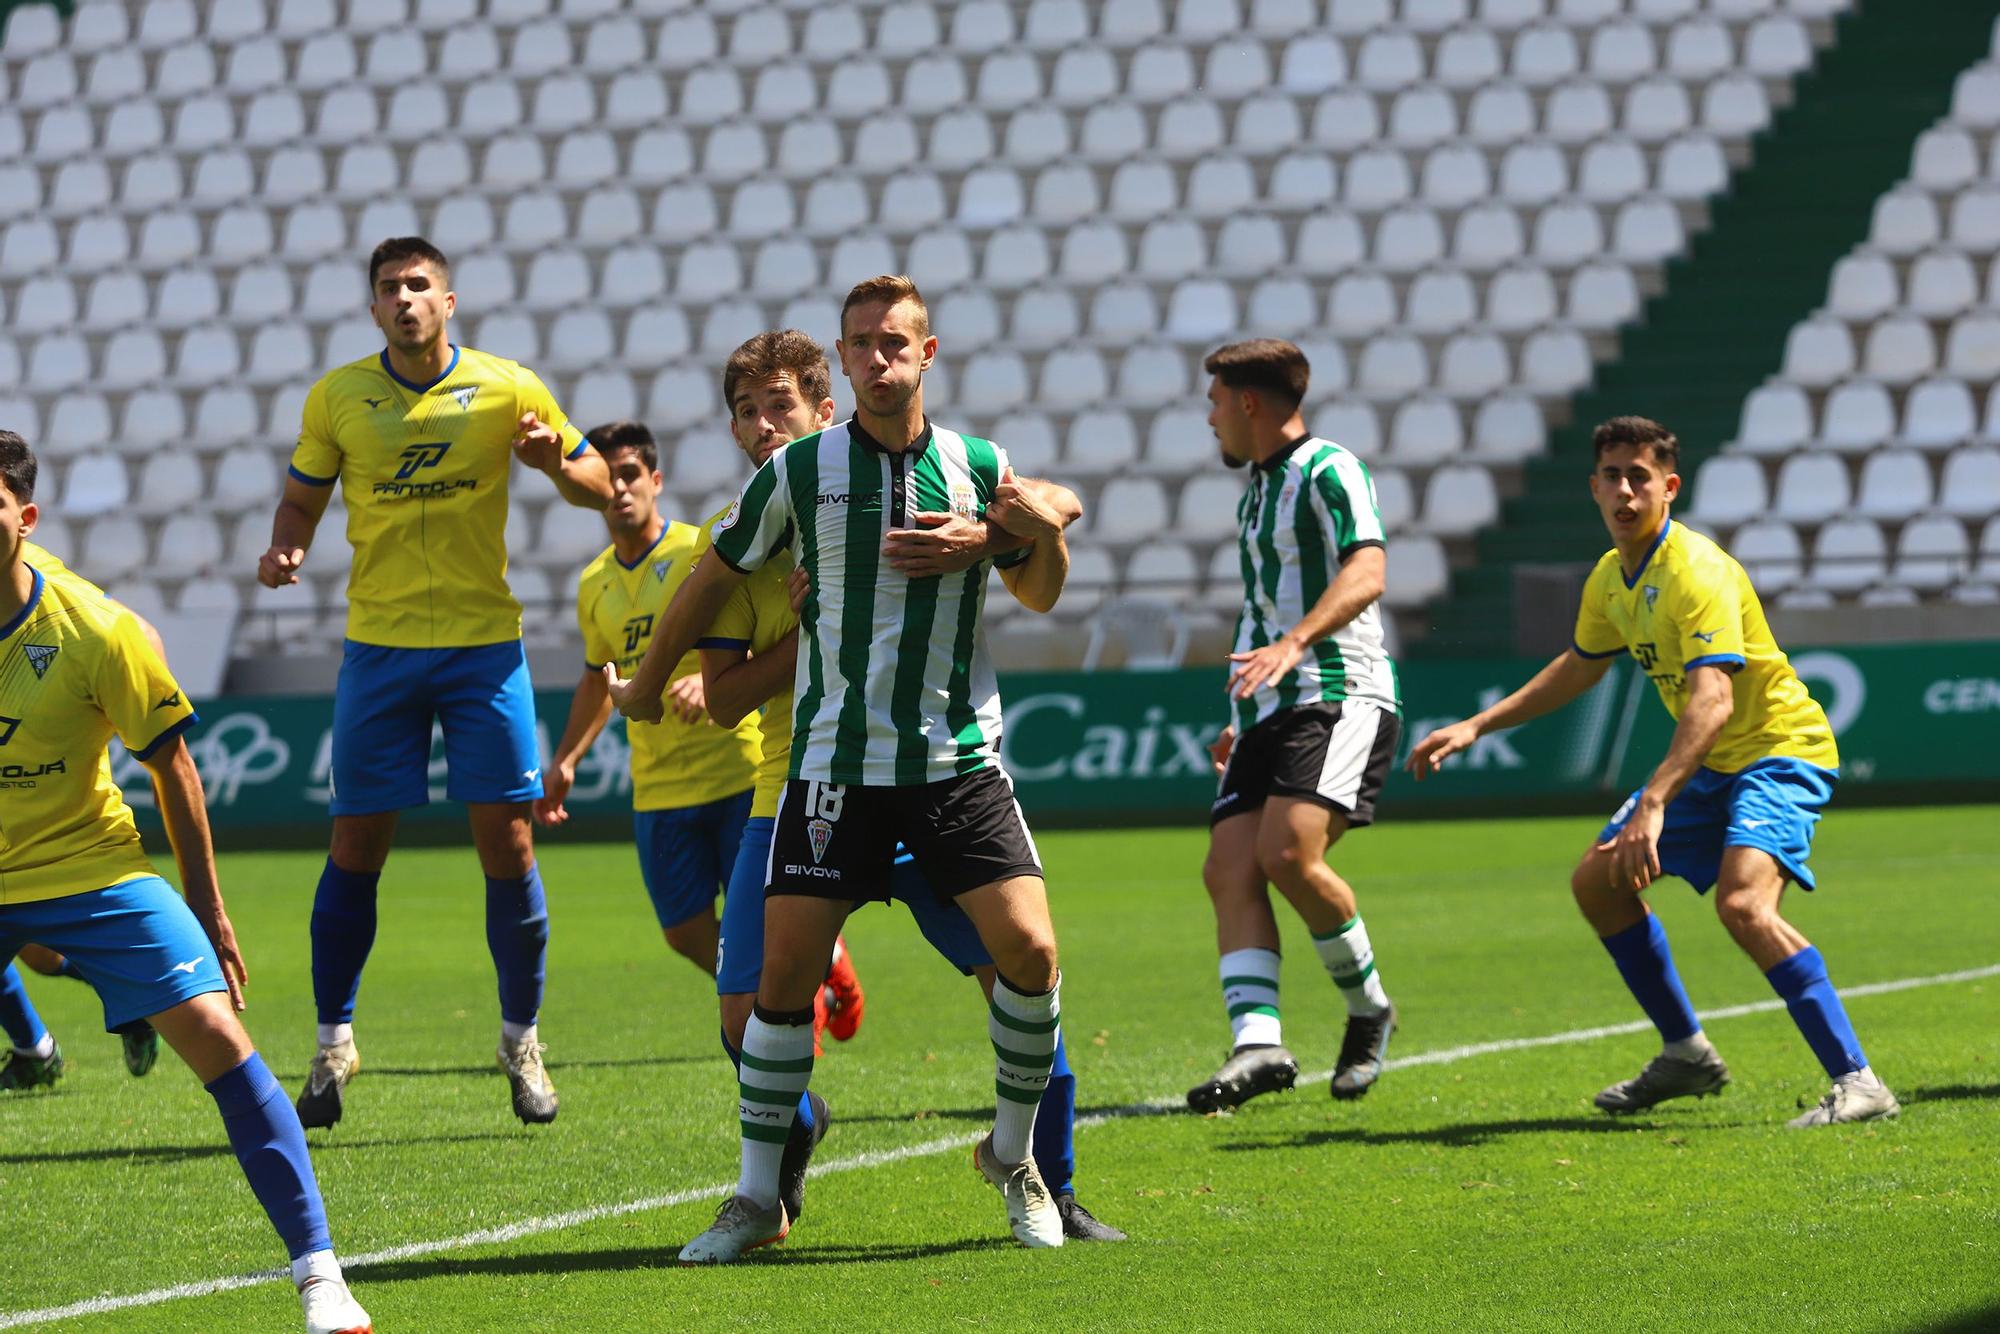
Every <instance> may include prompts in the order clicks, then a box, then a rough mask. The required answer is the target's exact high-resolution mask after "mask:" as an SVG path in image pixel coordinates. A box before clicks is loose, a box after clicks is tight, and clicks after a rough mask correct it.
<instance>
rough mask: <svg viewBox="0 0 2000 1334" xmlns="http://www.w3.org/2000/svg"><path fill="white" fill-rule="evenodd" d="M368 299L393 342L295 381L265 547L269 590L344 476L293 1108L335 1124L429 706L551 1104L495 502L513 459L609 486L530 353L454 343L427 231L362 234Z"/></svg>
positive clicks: (591, 497)
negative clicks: (312, 1034)
mask: <svg viewBox="0 0 2000 1334" xmlns="http://www.w3.org/2000/svg"><path fill="white" fill-rule="evenodd" d="M368 284H369V291H370V293H371V296H372V300H371V304H370V307H369V309H370V312H371V313H372V314H373V316H374V319H375V323H376V325H377V326H378V327H379V328H380V329H381V330H382V334H383V337H384V338H385V339H386V340H387V344H388V345H387V346H386V347H385V348H384V349H383V351H382V352H381V353H380V354H379V355H377V356H373V357H367V358H364V359H363V360H360V361H356V362H352V363H350V364H348V365H346V366H340V367H337V368H335V369H334V370H332V371H329V372H328V373H327V374H326V375H325V376H323V377H322V378H321V379H320V381H319V383H317V384H315V385H314V386H313V387H312V390H311V392H310V393H308V394H307V395H306V403H305V411H304V420H303V422H302V424H301V427H300V431H299V444H298V448H297V450H296V451H295V452H294V453H293V455H292V466H291V475H290V476H289V477H288V478H287V479H286V481H285V494H284V497H283V499H281V500H280V501H279V502H278V512H277V516H276V518H275V519H274V520H273V522H272V524H271V548H270V550H269V551H267V552H265V553H264V556H263V558H262V559H261V560H260V561H259V562H258V566H257V577H258V579H259V580H260V581H261V582H263V583H264V584H265V585H266V586H267V587H271V588H279V587H282V586H284V585H286V584H293V583H297V582H298V571H299V569H300V567H301V565H302V564H303V563H304V561H305V559H306V552H307V549H308V548H309V547H310V546H311V545H312V539H313V533H314V530H315V529H316V528H317V527H318V525H319V521H320V517H321V516H322V515H323V514H325V512H326V506H327V501H328V499H329V497H330V496H331V495H332V488H333V486H334V484H335V483H336V482H338V483H339V484H340V486H341V491H342V494H343V495H344V496H345V498H346V500H347V537H348V542H349V544H350V545H351V546H352V547H353V548H354V568H353V571H352V573H351V574H350V575H349V577H348V581H347V604H348V609H347V641H346V644H345V647H344V650H343V653H342V658H341V664H340V676H339V680H338V682H337V684H336V685H335V687H334V701H333V775H332V778H333V783H332V787H333V801H332V815H333V840H332V847H331V849H330V850H329V852H328V854H327V860H326V867H325V869H324V870H323V871H322V872H321V874H320V881H319V889H318V892H317V893H316V895H315V896H314V899H313V912H312V960H313V962H312V971H313V1000H314V1003H315V1005H316V1006H317V1008H318V1011H319V1051H318V1054H317V1055H316V1056H315V1057H314V1059H313V1064H312V1069H311V1071H310V1073H308V1075H307V1076H306V1086H305V1089H304V1091H302V1092H301V1093H300V1094H299V1098H298V1109H299V1116H300V1119H301V1120H303V1121H304V1122H305V1123H306V1125H307V1126H330V1125H332V1124H334V1123H335V1122H336V1121H338V1120H340V1116H341V1110H342V1099H343V1090H344V1089H345V1087H346V1085H347V1081H348V1080H349V1079H351V1078H352V1077H353V1075H354V1074H355V1072H356V1070H358V1069H359V1066H360V1057H359V1055H358V1054H357V1052H356V1051H355V1046H354V1025H353V1019H354V999H355V993H356V992H357V990H358V989H359V988H360V985H361V969H362V966H363V965H364V964H365V963H366V962H367V960H368V952H369V950H370V948H372V947H373V945H374V943H375V892H376V887H377V885H378V883H379V881H380V879H381V875H382V867H383V864H384V863H385V862H387V861H388V858H389V848H390V844H391V843H392V841H393V840H394V838H395V833H396V819H397V815H398V813H399V812H400V811H402V810H403V809H404V808H406V807H410V806H422V805H424V804H425V803H426V802H427V801H428V800H429V778H428V771H429V763H430V751H431V728H432V725H433V722H436V723H440V724H442V727H443V731H444V751H445V760H446V763H447V765H448V766H449V768H450V775H451V776H450V779H449V780H448V783H447V785H446V788H445V791H446V794H447V795H448V796H449V797H450V798H451V799H452V800H453V801H462V802H464V803H465V806H466V812H467V814H468V815H469V816H470V817H471V824H472V841H473V845H474V846H475V847H476V848H477V849H478V853H479V864H480V868H481V869H482V870H483V871H484V872H485V874H486V943H487V947H488V949H489V950H490V951H491V952H492V955H493V964H494V968H495V970H496V971H497V972H498V974H499V982H500V1049H499V1059H500V1067H501V1069H502V1070H503V1071H505V1073H506V1075H507V1079H508V1083H509V1084H510V1086H511V1091H512V1101H513V1108H514V1114H515V1115H516V1116H518V1117H520V1118H521V1120H523V1121H524V1122H530V1123H538V1122H546V1121H552V1120H554V1119H555V1115H556V1092H555V1085H554V1084H553V1083H552V1082H551V1081H550V1079H549V1076H548V1072H547V1070H546V1069H544V1067H543V1065H542V1051H543V1048H542V1045H541V1043H540V1042H539V1041H538V1040H537V1030H536V1026H535V1024H536V1018H537V1014H538V1012H539V1010H540V1008H541V1000H542V972H543V962H544V960H545V958H546V956H547V953H548V934H549V919H548V911H547V908H546V906H545V902H544V898H543V893H542V882H541V877H540V875H539V874H538V873H537V871H536V869H535V848H534V825H533V821H532V819H531V818H530V813H529V812H530V805H531V803H532V802H533V801H534V800H535V798H537V797H539V796H541V795H542V782H541V778H542V761H541V757H540V753H539V746H538V743H537V741H536V736H535V701H534V695H533V693H532V691H531V689H530V686H529V681H528V660H527V655H526V654H525V653H524V652H523V651H522V647H521V606H520V604H519V603H518V602H516V601H515V600H514V596H513V594H512V593H511V592H509V591H508V588H507V542H506V526H507V501H508V488H509V475H510V472H511V469H512V466H513V464H514V461H515V460H516V459H518V460H520V461H521V462H522V463H524V464H526V465H527V466H528V467H529V468H531V469H533V470H535V471H536V472H539V473H542V474H544V475H546V476H547V477H548V479H549V481H550V482H552V483H553V484H554V486H555V489H556V491H557V493H558V494H559V495H560V496H561V497H562V498H563V500H564V501H566V502H567V503H569V504H572V505H579V506H582V507H584V508H587V509H596V510H601V509H603V508H604V506H605V504H606V503H607V502H608V501H609V500H610V498H611V480H610V477H609V475H608V474H607V473H606V471H605V468H604V460H603V459H601V458H600V457H598V456H597V455H596V454H595V453H593V452H591V450H590V449H588V448H587V447H586V442H585V440H584V439H583V437H582V436H581V435H580V434H578V432H577V430H576V428H575V427H573V426H571V425H570V424H569V421H568V419H567V418H566V417H564V416H563V413H562V409H561V408H559V407H557V406H556V402H555V398H554V396H553V395H552V394H550V393H549V391H548V389H547V387H546V386H544V385H543V384H542V382H541V380H540V379H538V378H537V377H536V375H535V373H534V372H533V371H530V370H528V369H527V368H526V367H524V366H521V365H519V364H517V363H515V362H512V361H508V360H506V359H504V358H502V357H496V356H492V355H490V354H488V353H484V352H478V351H475V350H473V349H472V348H468V347H459V346H456V345H455V344H453V343H452V341H451V329H450V321H451V317H452V315H453V313H454V312H455V311H456V309H457V297H456V296H455V295H454V294H453V292H452V290H451V265H450V263H449V262H448V261H447V260H446V259H445V257H444V255H443V254H442V253H440V252H439V251H438V249H437V247H435V246H433V245H431V244H430V243H429V242H428V241H425V240H423V239H422V238H421V237H414V236H404V237H396V238H394V239H392V240H388V241H384V242H383V243H382V244H381V245H379V246H377V247H375V252H374V254H372V255H371V256H369V260H368Z"/></svg>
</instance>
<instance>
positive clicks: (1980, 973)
mask: <svg viewBox="0 0 2000 1334" xmlns="http://www.w3.org/2000/svg"><path fill="white" fill-rule="evenodd" d="M1988 977H2000V964H1988V965H1987V966H1985V967H1983V968H1966V969H1962V970H1960V971H1958V972H1955V973H1935V974H1933V975H1931V976H1929V977H1904V978H1898V979H1896V980H1894V981H1890V982H1867V983H1863V984H1862V985H1860V986H1858V987H1842V988H1840V989H1839V990H1840V994H1841V995H1842V996H1843V997H1846V998H1850V999H1851V998H1854V997H1857V996H1882V995H1887V994H1889V993H1890V992H1896V991H1914V990H1917V989H1918V988H1920V987H1937V986H1947V985H1949V984H1951V983H1954V982H1976V981H1978V980H1980V979H1981V978H1988ZM1784 1008H1785V1003H1784V1002H1783V1001H1781V1000H1775V999H1774V1000H1762V1001H1752V1002H1751V1003H1750V1004H1748V1005H1725V1006H1723V1007H1722V1008H1720V1009H1715V1010H1702V1011H1699V1012H1698V1016H1699V1017H1700V1018H1701V1019H1702V1020H1703V1021H1704V1022H1706V1021H1710V1020H1715V1019H1740V1018H1742V1017H1743V1016H1745V1015H1752V1014H1768V1013H1770V1012H1771V1011H1773V1010H1782V1009H1784ZM1651 1028H1652V1024H1651V1023H1650V1022H1648V1021H1646V1020H1643V1019H1641V1020H1635V1021H1633V1022H1632V1023H1628V1024H1608V1025H1605V1026H1604V1027H1601V1028H1573V1029H1571V1030H1569V1031H1568V1032H1566V1033H1548V1034H1544V1035H1543V1036H1541V1037H1533V1038H1502V1039H1499V1040H1497V1041H1493V1042H1471V1043H1467V1044H1465V1045H1464V1046H1459V1047H1443V1048H1440V1049H1438V1050H1437V1051H1424V1052H1418V1053H1417V1054H1416V1055H1414V1056H1396V1057H1391V1058H1390V1059H1389V1061H1388V1062H1387V1066H1386V1068H1388V1069H1391V1070H1404V1069H1409V1068H1410V1067H1412V1066H1419V1065H1451V1064H1453V1063H1455V1062H1458V1061H1465V1060H1470V1059H1471V1058H1473V1057H1475V1056H1491V1055H1495V1054H1497V1053H1499V1052H1508V1051H1524V1050H1527V1049H1529V1048H1533V1047H1559V1046H1566V1045H1569V1044H1572V1043H1578V1042H1594V1041H1596V1040H1597V1039H1598V1038H1608V1037H1620V1036H1623V1035H1625V1034H1628V1033H1644V1032H1647V1031H1649V1030H1650V1029H1651ZM1332 1077H1333V1072H1332V1071H1330V1070H1320V1071H1316V1072H1314V1073H1312V1074H1309V1075H1301V1076H1300V1077H1299V1082H1300V1083H1302V1084H1313V1083H1324V1082H1325V1081H1326V1080H1328V1079H1331V1078H1332ZM1183 1105H1184V1104H1183V1102H1182V1100H1181V1099H1180V1098H1154V1099H1151V1100H1149V1101H1146V1102H1136V1103H1130V1104H1128V1105H1126V1106H1124V1107H1114V1108H1112V1109H1111V1110H1110V1111H1105V1112H1097V1113H1094V1114H1092V1115H1090V1116H1079V1117H1078V1118H1077V1119H1076V1125H1077V1128H1078V1129H1079V1130H1081V1129H1083V1128H1085V1127H1087V1126H1098V1125H1103V1124H1104V1123H1105V1122H1107V1121H1118V1120H1124V1119H1127V1118H1130V1117H1137V1116H1158V1115H1161V1114H1162V1113H1165V1112H1169V1111H1175V1110H1178V1109H1179V1108H1180V1107H1182V1106H1183ZM982 1135H983V1132H982V1133H981V1134H965V1135H949V1136H946V1137H945V1138H943V1139H933V1140H926V1141H925V1142H923V1143H922V1144H909V1145H905V1146H904V1147H902V1148H900V1149H878V1150H875V1151H874V1152H871V1153H860V1154H856V1155H855V1156H853V1157H852V1158H837V1159H835V1160H834V1161H832V1162H828V1163H821V1164H819V1165H818V1166H816V1167H814V1168H813V1169H812V1171H811V1175H812V1176H816V1177H818V1176H826V1175H828V1174H829V1173H833V1172H853V1171H857V1170H859V1169H862V1168H868V1167H886V1166H889V1165H890V1164H892V1163H900V1162H907V1161H909V1160H910V1159H912V1158H929V1157H934V1156H936V1155H937V1154H941V1153H950V1152H951V1151H952V1150H953V1149H965V1148H970V1147H971V1146H972V1145H974V1144H976V1143H978V1142H979V1140H980V1139H981V1138H982ZM734 1184H735V1183H734V1182H723V1183H721V1184H718V1185H713V1186H701V1187H698V1188H696V1189H694V1190H678V1191H674V1192H673V1193H671V1194H668V1195H653V1196H649V1197H648V1198H646V1199H643V1200H627V1201H626V1202H625V1203H623V1204H594V1205H591V1206H590V1207H589V1208H586V1209H571V1210H568V1211H567V1212H564V1213H559V1214H543V1215H542V1216H541V1217H539V1218H524V1219H522V1220H521V1221H519V1222H518V1223H507V1224H505V1225H503V1226H501V1227H492V1228H483V1229H481V1230H480V1231H478V1232H467V1233H464V1234H462V1235H460V1236H456V1237H445V1238H442V1239H440V1240H437V1241H415V1242H410V1243H409V1244H407V1245H403V1246H391V1247H389V1248H388V1249H386V1250H380V1251H368V1252H366V1253H364V1254H361V1255H349V1256H344V1257H342V1259H341V1264H342V1265H343V1266H344V1267H345V1268H347V1269H361V1268H365V1267H367V1266H369V1265H381V1264H390V1263H393V1262H395V1261H397V1260H414V1259H417V1258H420V1257H422V1256H426V1255H436V1254H438V1253H439V1252H441V1251H456V1250H462V1249H465V1248H467V1247H471V1246H492V1245H497V1244H500V1243H503V1242H509V1241H519V1240H521V1239H522V1238H523V1237H535V1236H540V1235H542V1234H543V1233H547V1232H560V1231H562V1230H563V1229H565V1228H572V1227H581V1226H582V1225H583V1224H585V1223H595V1222H599V1221H601V1220H603V1219H606V1218H622V1217H623V1216H625V1215H626V1214H636V1213H644V1212H646V1211H648V1210H652V1209H671V1208H676V1207H678V1206H680V1205H683V1204H693V1203H695V1202H697V1201H699V1200H705V1199H714V1198H715V1197H716V1196H718V1195H720V1194H721V1193H722V1192H723V1191H725V1190H728V1189H729V1188H730V1187H731V1186H732V1185H734ZM290 1279H291V1271H290V1270H289V1269H269V1270H264V1271H262V1272H260V1273H255V1274H236V1275H232V1276H231V1277H229V1278H209V1279H201V1280H199V1281H197V1282H194V1283H176V1284H175V1285H174V1286H172V1287H170V1288H154V1289H152V1290H151V1291H149V1292H135V1293H131V1294H129V1295H127V1296H123V1297H92V1298H89V1299H88V1300H86V1301H80V1302H71V1303H70V1304H69V1305H67V1306H50V1307H44V1308H43V1309H42V1310H39V1311H14V1312H0V1329H17V1328H20V1327H22V1326H24V1325H36V1324H41V1323H44V1322H46V1321H50V1320H71V1319H75V1318H77V1317H79V1316H90V1315H104V1314H106V1313H108V1312H111V1311H125V1310H130V1309H132V1308H133V1307H138V1306H158V1305H160V1304H161V1303H163V1302H172V1301H180V1300H181V1299H183V1298H187V1297H207V1296H210V1295H211V1294H214V1293H218V1292H233V1291H235V1290H236V1289H238V1288H248V1287H254V1286H256V1285H257V1284H259V1283H275V1282H279V1281H289V1280H290Z"/></svg>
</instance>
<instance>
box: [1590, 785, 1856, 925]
mask: <svg viewBox="0 0 2000 1334" xmlns="http://www.w3.org/2000/svg"><path fill="white" fill-rule="evenodd" d="M1839 777H1840V774H1839V773H1838V772H1837V771H1836V770H1833V769H1822V768H1820V767H1819V766H1818V765H1816V764H1807V763H1806V762H1805V761H1804V760H1791V759H1772V760H1759V761H1757V763H1755V764H1753V765H1751V766H1750V767H1749V768H1747V769H1744V770H1743V771H1742V772H1740V773H1733V774H1724V773H1717V772H1716V771H1715V770H1713V769H1697V770H1696V771H1695V775H1694V777H1693V778H1690V779H1689V780H1688V784H1687V786H1686V787H1684V788H1682V789H1681V794H1680V795H1679V796H1678V797H1675V798H1674V799H1673V800H1672V801H1670V802H1668V803H1667V811H1666V822H1665V823H1664V824H1663V825H1662V826H1661V828H1660V869H1661V870H1662V871H1663V872H1665V873H1666V874H1668V875H1677V876H1679V877H1680V878H1681V879H1683V880H1685V881H1687V882H1688V883H1689V884H1690V885H1693V886H1694V887H1695V889H1696V891H1697V892H1699V893H1703V894H1706V893H1708V891H1709V890H1710V889H1711V888H1713V887H1714V885H1715V881H1716V877H1717V876H1719V875H1721V874H1722V850H1723V849H1724V848H1756V849H1758V850H1759V851H1760V852H1768V853H1770V854H1771V857H1772V858H1773V859H1774V860H1775V861H1776V862H1777V863H1778V866H1779V869H1781V870H1782V871H1784V873H1785V874H1786V875H1788V876H1790V877H1791V878H1792V879H1794V880H1796V881H1798V882H1799V884H1801V885H1803V886H1804V887H1805V888H1807V889H1811V888H1812V887H1813V876H1812V869H1811V868H1810V867H1808V866H1807V865H1806V858H1807V857H1809V856H1811V855H1812V841H1813V829H1814V828H1815V827H1816V826H1817V825H1818V824H1819V813H1820V809H1821V808H1822V807H1824V806H1825V805H1826V803H1827V800H1828V799H1829V798H1831V797H1832V796H1833V785H1834V783H1835V782H1836V781H1837V780H1838V779H1839ZM1643 790H1644V789H1641V791H1643ZM1638 799H1639V793H1638V792H1634V793H1633V794H1632V795H1631V796H1630V797H1628V798H1627V799H1626V801H1625V804H1624V805H1623V806H1620V807H1619V808H1618V814H1616V815H1614V816H1612V817H1611V823H1610V824H1607V825H1605V826H1604V829H1603V832H1601V833H1599V834H1598V836H1597V841H1598V842H1600V843H1602V842H1604V841H1606V840H1607V839H1609V838H1611V837H1613V836H1614V835H1616V834H1617V833H1618V831H1619V830H1621V829H1623V828H1624V827H1625V822H1626V821H1627V820H1629V819H1631V817H1632V809H1633V806H1634V804H1635V803H1636V802H1637V801H1638Z"/></svg>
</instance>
